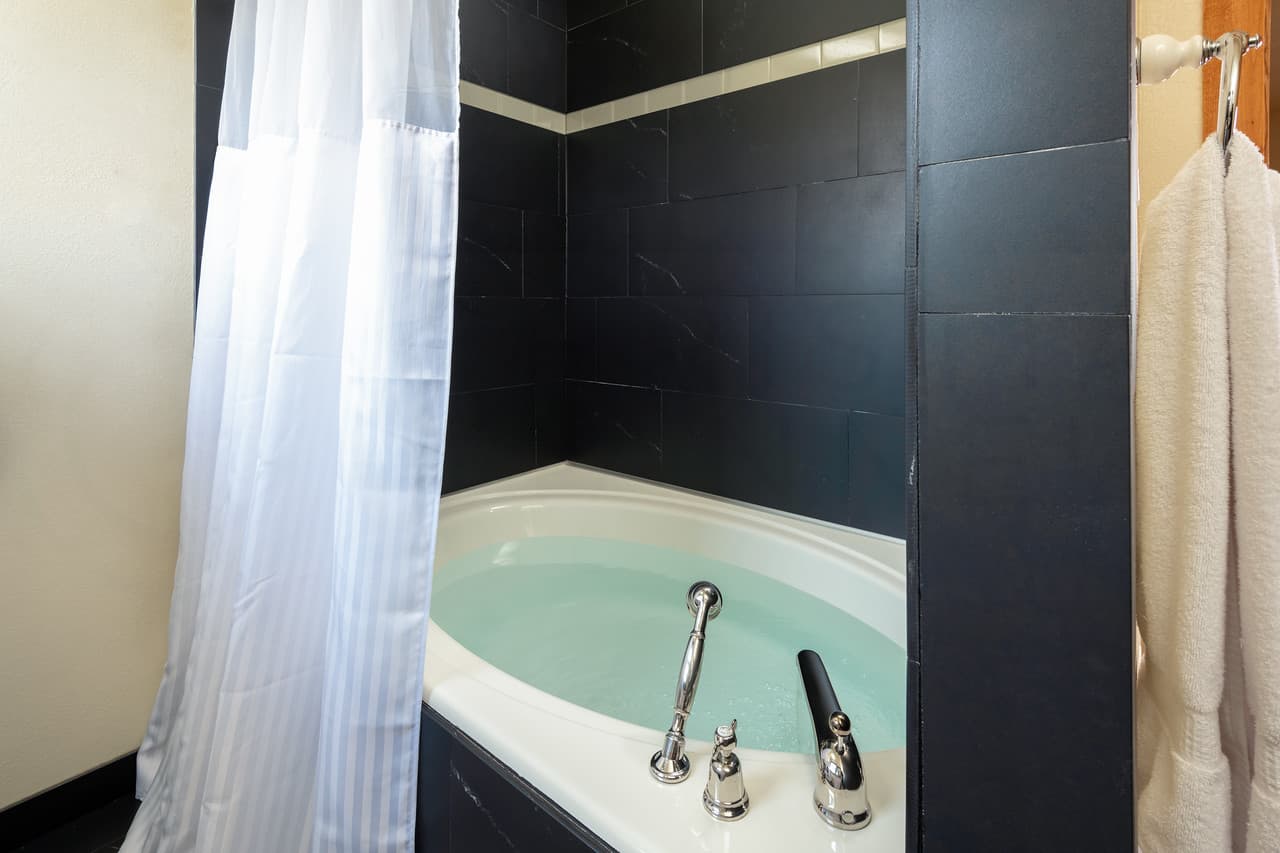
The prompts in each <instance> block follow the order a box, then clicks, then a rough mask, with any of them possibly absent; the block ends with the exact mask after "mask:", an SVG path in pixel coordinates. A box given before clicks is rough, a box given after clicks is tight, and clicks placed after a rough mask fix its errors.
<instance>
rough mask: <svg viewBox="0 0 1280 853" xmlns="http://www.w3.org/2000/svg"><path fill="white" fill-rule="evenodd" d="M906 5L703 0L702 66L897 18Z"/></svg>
mask: <svg viewBox="0 0 1280 853" xmlns="http://www.w3.org/2000/svg"><path fill="white" fill-rule="evenodd" d="M905 6H906V4H905V2H904V0H859V2H850V0H752V1H751V2H747V0H705V2H704V4H703V8H704V10H705V11H704V15H705V17H704V22H703V36H702V38H703V41H702V44H703V57H704V59H705V62H706V70H707V71H714V70H716V69H717V68H728V67H729V66H730V65H737V64H738V63H740V62H747V61H749V60H752V59H759V58H760V57H762V56H769V55H770V54H774V53H780V52H782V51H784V50H790V49H791V48H793V47H800V46H801V45H806V44H812V43H813V42H815V41H822V40H823V39H829V38H833V37H835V36H839V35H844V34H845V33H851V32H853V31H854V30H861V29H863V28H865V27H870V26H873V25H875V24H883V23H885V22H886V21H893V20H897V19H898V18H901V17H902V16H903V15H904V14H905Z"/></svg>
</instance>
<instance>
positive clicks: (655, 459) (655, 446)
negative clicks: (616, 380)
mask: <svg viewBox="0 0 1280 853" xmlns="http://www.w3.org/2000/svg"><path fill="white" fill-rule="evenodd" d="M565 386H566V387H565V399H566V402H567V405H568V411H569V419H568V423H569V458H570V459H572V460H574V461H575V462H584V463H586V464H588V465H596V466H599V467H601V468H609V469H610V470H613V471H620V472H622V473H623V474H634V475H635V476H637V477H648V478H650V479H657V477H658V472H659V467H660V463H661V459H662V449H661V441H662V427H661V422H660V417H661V416H660V412H661V408H660V406H661V403H660V401H659V398H658V392H657V391H654V390H651V389H647V388H628V387H624V386H621V385H600V384H597V383H594V382H567V383H565Z"/></svg>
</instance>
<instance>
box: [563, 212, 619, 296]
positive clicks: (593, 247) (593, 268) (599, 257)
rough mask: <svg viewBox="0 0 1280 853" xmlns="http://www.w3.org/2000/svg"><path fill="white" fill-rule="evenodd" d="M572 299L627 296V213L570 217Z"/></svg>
mask: <svg viewBox="0 0 1280 853" xmlns="http://www.w3.org/2000/svg"><path fill="white" fill-rule="evenodd" d="M568 265H569V283H568V293H569V295H570V296H625V295H626V293H627V211H625V210H606V211H603V212H601V213H583V214H579V215H577V216H570V217H569V259H568Z"/></svg>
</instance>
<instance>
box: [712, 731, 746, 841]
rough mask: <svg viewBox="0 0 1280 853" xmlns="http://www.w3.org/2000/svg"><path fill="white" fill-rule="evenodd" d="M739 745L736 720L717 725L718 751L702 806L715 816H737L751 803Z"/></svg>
mask: <svg viewBox="0 0 1280 853" xmlns="http://www.w3.org/2000/svg"><path fill="white" fill-rule="evenodd" d="M737 746H738V721H737V720H734V721H733V722H732V723H730V724H729V725H727V726H716V739H715V751H714V752H712V754H711V766H710V767H709V768H708V770H707V787H705V788H703V789H702V807H703V808H704V809H706V810H707V812H708V813H709V814H710V815H711V816H712V817H713V818H715V819H716V820H738V819H739V818H741V817H742V816H743V815H745V814H746V813H747V808H748V807H749V806H750V805H751V801H750V800H749V799H748V798H747V786H746V782H744V781H743V779H742V762H741V761H739V760H738V756H737V755H735V754H734V752H733V750H734V749H735V748H736V747H737Z"/></svg>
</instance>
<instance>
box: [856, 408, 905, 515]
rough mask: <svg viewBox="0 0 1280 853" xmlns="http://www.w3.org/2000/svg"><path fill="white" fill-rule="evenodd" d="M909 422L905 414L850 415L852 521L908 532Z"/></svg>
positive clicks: (858, 413) (862, 413)
mask: <svg viewBox="0 0 1280 853" xmlns="http://www.w3.org/2000/svg"><path fill="white" fill-rule="evenodd" d="M906 429H907V427H906V423H905V422H904V421H903V419H902V418H895V417H889V416H886V415H872V414H867V413H866V412H853V413H851V414H850V415H849V493H850V507H849V524H850V525H851V526H853V527H857V528H859V529H862V530H874V531H875V532H877V533H884V534H886V535H889V536H898V537H903V536H906V523H905V522H906V511H905V505H906V500H907V497H906V491H907V472H906V470H905V469H904V466H903V464H902V460H903V456H904V454H905V453H906Z"/></svg>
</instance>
